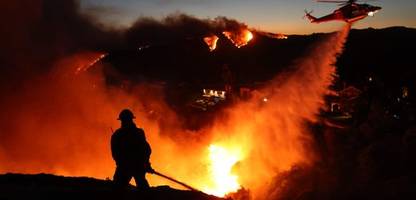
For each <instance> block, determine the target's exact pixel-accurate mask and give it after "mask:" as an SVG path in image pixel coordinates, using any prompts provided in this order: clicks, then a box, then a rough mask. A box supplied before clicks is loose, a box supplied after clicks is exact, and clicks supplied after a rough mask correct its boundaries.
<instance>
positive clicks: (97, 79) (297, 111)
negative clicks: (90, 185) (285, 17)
mask: <svg viewBox="0 0 416 200" xmlns="http://www.w3.org/2000/svg"><path fill="white" fill-rule="evenodd" d="M36 2H37V3H36ZM36 2H35V3H33V4H34V6H33V7H34V8H39V10H38V9H35V11H33V13H30V12H25V13H30V14H27V15H29V16H23V18H24V19H29V22H27V21H26V20H22V19H20V17H19V15H15V14H14V12H12V13H9V14H11V15H12V16H14V17H16V18H17V19H15V20H16V21H17V22H22V23H23V22H24V23H27V24H25V25H24V26H20V23H15V25H16V27H13V29H11V30H14V31H15V32H16V33H19V34H21V35H14V32H13V31H10V32H8V33H2V34H4V35H2V36H3V37H2V38H3V40H4V38H11V39H10V40H12V41H15V42H16V43H13V42H8V41H4V42H3V44H4V45H5V47H6V49H10V52H5V53H4V54H1V56H2V57H1V58H2V59H1V61H2V63H4V64H5V65H4V66H6V68H7V70H4V69H2V70H4V71H5V73H2V76H4V77H3V79H2V80H1V81H2V82H1V83H2V85H1V88H0V89H1V90H2V93H3V94H13V95H6V96H5V97H4V98H2V99H1V100H0V102H1V104H0V106H1V109H2V110H3V113H13V115H12V117H10V116H6V115H5V114H3V115H1V116H0V117H1V118H0V129H1V130H2V132H1V133H0V134H1V141H0V172H2V173H5V172H20V173H39V172H44V173H55V174H60V175H70V176H92V177H97V178H103V179H104V178H106V177H111V176H112V173H113V169H114V163H113V161H112V160H111V154H110V149H109V140H110V136H111V129H112V128H116V127H117V126H118V124H117V120H116V118H117V117H116V116H117V114H118V112H119V111H120V110H121V109H122V108H125V107H129V108H131V109H132V110H133V111H135V114H136V117H137V120H136V122H137V124H138V126H140V127H143V128H144V129H145V131H146V133H147V138H148V141H149V143H150V144H151V146H152V149H153V153H152V156H151V162H152V166H153V167H154V168H155V169H157V170H158V171H160V172H164V173H166V174H168V175H171V176H173V177H175V178H178V179H179V180H181V181H183V182H186V183H187V184H189V185H191V186H192V187H195V188H196V189H199V190H201V191H203V192H206V193H209V194H213V195H216V196H221V197H224V196H227V195H230V194H233V193H237V195H236V196H238V193H239V191H248V192H247V193H249V197H250V198H252V199H290V198H292V199H293V198H294V197H299V196H301V195H307V194H309V193H308V192H309V189H311V188H312V189H314V187H317V186H314V185H313V184H314V183H315V181H316V182H317V183H319V184H321V185H319V186H322V188H330V189H334V191H338V190H336V189H337V188H333V187H332V186H331V184H332V182H331V181H332V180H334V179H333V177H325V173H323V172H327V171H325V169H321V168H320V167H319V166H321V165H319V164H320V163H322V162H323V161H322V160H325V159H324V158H323V157H324V156H322V155H324V154H325V153H322V152H327V154H330V153H331V152H337V151H336V148H337V145H332V146H331V145H328V146H329V147H328V149H325V148H323V147H322V146H323V145H321V143H320V142H322V141H324V140H328V141H332V142H333V141H334V139H331V137H335V136H332V135H329V136H328V135H325V136H319V135H318V136H317V133H320V132H319V131H315V130H313V128H314V127H312V128H311V124H315V123H316V124H319V122H320V116H319V114H320V112H321V109H322V108H324V104H325V96H326V95H327V94H329V93H330V89H329V87H330V85H331V84H332V83H333V79H334V74H335V72H336V70H335V67H334V64H335V63H336V58H337V56H338V55H340V54H341V53H342V51H343V45H344V43H345V41H346V38H347V36H348V33H349V28H350V27H344V28H343V29H342V30H340V31H339V32H337V33H333V34H329V35H327V36H325V37H323V39H322V40H321V41H320V42H318V43H316V44H314V45H313V46H312V47H310V51H308V52H307V53H305V54H304V55H303V56H302V57H299V58H298V59H297V60H296V61H294V62H293V66H291V67H290V70H288V71H285V72H284V73H280V74H277V75H276V76H275V77H274V78H272V80H270V81H268V82H267V84H264V85H262V86H261V87H258V88H257V89H256V90H255V91H253V92H251V93H250V95H249V97H247V98H244V99H232V98H229V97H228V96H226V95H228V94H229V91H232V90H231V89H229V88H228V89H229V90H227V91H225V90H224V91H223V90H214V89H213V90H212V92H211V90H209V91H208V90H206V91H205V92H204V94H203V95H205V96H206V97H207V98H214V99H215V100H217V99H220V100H221V101H225V100H227V101H230V102H232V103H230V104H228V105H227V107H226V108H225V109H223V110H221V111H219V112H217V113H215V115H214V117H213V122H212V123H211V124H209V126H204V127H202V128H199V129H188V128H184V127H185V126H184V125H183V119H182V118H181V117H180V115H179V114H178V111H177V110H175V109H173V108H172V107H171V106H170V105H169V104H168V102H167V100H166V93H165V92H166V90H165V88H164V85H163V84H154V83H151V82H147V81H146V79H145V78H142V77H139V76H138V77H139V78H138V79H140V78H141V79H144V80H145V81H141V82H139V83H138V82H134V81H129V80H128V79H127V78H125V76H126V74H128V73H130V72H131V71H129V70H125V71H123V70H120V69H117V68H115V67H114V66H112V65H110V64H109V63H105V62H101V61H102V60H105V59H104V58H108V57H110V56H111V53H108V54H107V53H103V51H104V50H105V52H111V51H107V50H119V49H123V48H130V47H131V46H132V47H131V49H135V50H136V51H134V52H135V54H137V46H140V47H143V48H140V51H143V55H146V53H147V52H148V51H147V50H149V49H151V50H152V51H156V50H154V49H157V48H160V47H163V48H164V47H166V46H169V44H172V42H176V41H183V38H191V39H190V40H195V41H197V42H199V43H202V41H201V38H203V42H205V44H206V45H208V47H209V49H210V50H211V51H213V50H215V49H216V45H217V42H218V40H219V37H218V36H221V37H222V35H221V33H222V34H223V35H224V36H225V37H227V38H228V39H229V40H230V41H231V42H232V43H233V44H234V45H235V46H236V47H238V48H240V47H243V46H245V45H247V44H248V43H249V42H255V41H252V39H253V33H252V32H251V31H250V30H249V29H248V27H247V26H246V25H244V24H243V23H240V22H238V21H235V20H230V19H227V18H224V17H219V18H216V19H214V20H208V19H207V20H200V19H196V18H193V17H190V16H187V15H181V14H177V15H173V16H169V17H167V18H166V19H162V20H159V21H158V20H155V19H151V18H142V19H138V20H137V21H136V23H135V24H134V25H133V26H132V27H130V28H129V29H127V30H123V31H114V30H105V29H103V28H102V27H100V26H99V25H98V24H97V23H94V22H93V21H91V19H90V18H88V17H86V16H84V15H82V14H80V13H79V12H78V7H77V4H76V2H74V1H52V0H45V1H36ZM1 4H7V6H9V7H15V8H19V7H20V6H21V5H20V3H13V2H10V1H8V2H2V3H1ZM15 4H16V5H15ZM40 8H44V9H40ZM52 8H53V9H52ZM50 9H52V10H50ZM55 9H64V10H63V11H62V12H58V11H55ZM32 15H33V16H34V17H33V18H32V17H30V16H32ZM51 19H60V20H57V21H54V20H51ZM32 20H33V21H32ZM57 22H59V23H57ZM39 24H40V25H39ZM29 25H32V26H29ZM67 26H69V27H70V28H67ZM31 28H33V30H32V29H31ZM26 29H29V30H26ZM22 30H24V31H22ZM74 30H77V31H74ZM49 32H56V33H59V35H63V37H62V38H65V39H62V38H55V39H51V38H45V37H44V34H45V33H49ZM253 32H254V31H253ZM26 33H39V34H26ZM156 33H157V34H156ZM210 33H215V34H210ZM96 35H97V36H96ZM207 35H209V36H208V37H206V36H207ZM93 36H94V37H93ZM204 36H205V37H204ZM277 37H278V38H279V39H285V38H287V37H286V36H277ZM80 38H82V39H80ZM256 38H257V37H256ZM79 40H81V41H79ZM256 40H257V39H256ZM17 41H19V42H17ZM34 44H36V45H34ZM149 44H151V45H149ZM202 44H203V43H202ZM13 45H18V46H20V47H22V48H19V49H23V50H26V49H32V48H33V46H39V48H41V50H43V51H41V50H40V51H37V52H32V51H29V50H28V51H27V52H26V53H28V52H29V53H28V54H27V55H26V54H19V53H17V51H16V50H15V48H14V47H13ZM171 46H174V45H171ZM51 47H52V48H51ZM144 47H145V48H144ZM153 47H157V48H154V49H152V48H153ZM202 47H204V46H202ZM233 49H235V48H233ZM204 51H205V52H206V49H204ZM156 52H157V51H156ZM172 52H173V51H172ZM140 53H142V52H140ZM207 54H208V53H207ZM20 55H25V57H24V59H23V58H21V57H19V56H20ZM141 55H142V54H141ZM210 55H212V54H210ZM164 56H170V55H164ZM224 57H226V56H224ZM161 60H162V59H161ZM207 62H208V61H207ZM91 66H94V69H95V70H89V69H90V67H91ZM168 67H170V66H168ZM254 67H255V66H254V65H253V68H254ZM11 69H13V70H11ZM174 70H176V69H174ZM196 70H199V69H196ZM74 72H75V73H76V75H74ZM224 79H227V80H228V82H227V83H226V84H231V83H232V82H233V80H232V78H224ZM117 81H119V82H117ZM120 82H121V83H120ZM10 84H12V85H10ZM226 89H227V87H226ZM408 93H409V91H407V92H406V96H407V95H408ZM215 100H214V101H215ZM195 116H197V115H194V116H193V117H195ZM318 128H319V127H318ZM360 128H363V129H364V128H368V127H360ZM346 137H347V136H346ZM368 137H371V136H368ZM406 137H409V138H412V137H414V132H409V133H408V134H407V135H406ZM411 141H413V140H406V143H405V144H406V145H405V146H406V148H408V149H406V151H407V150H408V151H409V152H411V148H412V147H413V146H412V144H411ZM331 144H332V143H331ZM320 145H321V146H320ZM380 145H385V144H384V143H383V144H380ZM16 147H17V148H16ZM331 148H334V149H335V150H333V149H331ZM377 149H378V146H372V147H371V148H369V149H368V151H366V153H364V154H362V155H361V157H360V159H362V160H364V161H362V163H361V164H362V167H364V168H365V167H369V165H371V163H366V162H365V160H366V157H369V156H371V154H372V153H377ZM409 149H410V150H409ZM331 150H333V151H331ZM373 151H375V152H373ZM328 152H329V153H328ZM409 155H411V154H409ZM409 155H408V156H407V157H406V159H408V160H409V161H408V162H413V160H414V159H413V158H412V157H411V156H409ZM328 157H329V158H328V159H330V158H331V159H334V158H335V157H336V156H332V157H331V156H328ZM393 157H394V156H393ZM412 159H413V160H412ZM328 163H336V164H338V162H337V160H330V161H328ZM328 166H329V165H328ZM370 167H371V166H370ZM328 168H331V167H328ZM328 171H330V170H328ZM330 172H331V171H330ZM318 175H319V176H320V177H319V179H318V178H315V179H314V177H315V176H318ZM328 176H329V175H328ZM321 177H323V178H322V179H321ZM149 179H150V182H151V185H162V184H163V185H166V184H168V185H171V186H172V187H178V186H176V185H172V183H170V182H167V181H166V180H163V179H160V178H158V177H156V176H151V177H149ZM323 179H325V180H329V181H327V182H323V181H321V180H323ZM340 182H341V181H340ZM312 189H311V190H312ZM305 193H306V194H305ZM310 193H311V192H310ZM325 194H326V193H325ZM240 195H241V194H240ZM243 196H244V195H243ZM236 199H237V198H236Z"/></svg>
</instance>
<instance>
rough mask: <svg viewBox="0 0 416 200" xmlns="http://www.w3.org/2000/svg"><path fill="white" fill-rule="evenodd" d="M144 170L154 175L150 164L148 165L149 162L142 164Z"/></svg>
mask: <svg viewBox="0 0 416 200" xmlns="http://www.w3.org/2000/svg"><path fill="white" fill-rule="evenodd" d="M144 169H145V170H146V172H147V173H151V174H153V173H155V170H154V169H153V168H152V164H150V162H147V163H145V164H144Z"/></svg>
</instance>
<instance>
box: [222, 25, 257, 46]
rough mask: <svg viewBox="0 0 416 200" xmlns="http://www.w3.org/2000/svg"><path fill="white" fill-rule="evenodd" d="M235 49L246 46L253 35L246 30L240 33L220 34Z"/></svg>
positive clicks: (228, 32) (226, 32)
mask: <svg viewBox="0 0 416 200" xmlns="http://www.w3.org/2000/svg"><path fill="white" fill-rule="evenodd" d="M222 33H223V34H224V36H225V37H227V38H228V39H229V40H230V41H231V42H232V43H233V44H234V45H235V46H236V47H237V48H241V47H243V46H245V45H247V44H248V43H249V42H250V40H252V39H253V37H254V36H253V33H251V32H250V31H249V30H247V29H243V30H241V31H234V32H230V31H224V32H222Z"/></svg>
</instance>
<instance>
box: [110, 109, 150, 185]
mask: <svg viewBox="0 0 416 200" xmlns="http://www.w3.org/2000/svg"><path fill="white" fill-rule="evenodd" d="M133 119H135V117H134V114H133V112H132V111H130V110H129V109H124V110H122V111H121V112H120V114H119V118H118V120H120V121H121V127H120V128H119V129H117V130H116V131H115V132H114V133H113V135H112V136H111V153H112V156H113V159H114V161H115V162H116V170H115V173H114V178H113V180H114V183H115V185H116V186H117V187H127V186H128V184H129V182H130V180H131V178H132V177H133V178H134V180H135V181H136V185H137V188H138V189H140V190H143V189H148V188H149V183H148V182H147V180H146V177H145V175H146V172H149V173H152V172H153V171H154V170H153V169H152V167H151V165H150V162H149V158H150V154H151V151H152V150H151V148H150V145H149V143H147V141H146V137H145V133H144V131H143V129H141V128H137V126H136V124H135V123H134V122H133Z"/></svg>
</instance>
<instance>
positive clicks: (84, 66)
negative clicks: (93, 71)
mask: <svg viewBox="0 0 416 200" xmlns="http://www.w3.org/2000/svg"><path fill="white" fill-rule="evenodd" d="M89 54H90V55H88V56H91V57H95V59H94V60H92V61H91V62H89V63H87V64H80V66H78V67H77V69H76V70H75V74H79V73H81V72H85V71H87V70H88V69H89V68H90V67H92V66H93V65H95V64H96V63H97V62H99V61H100V60H101V59H103V58H105V57H106V56H107V55H108V54H107V53H89Z"/></svg>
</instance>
